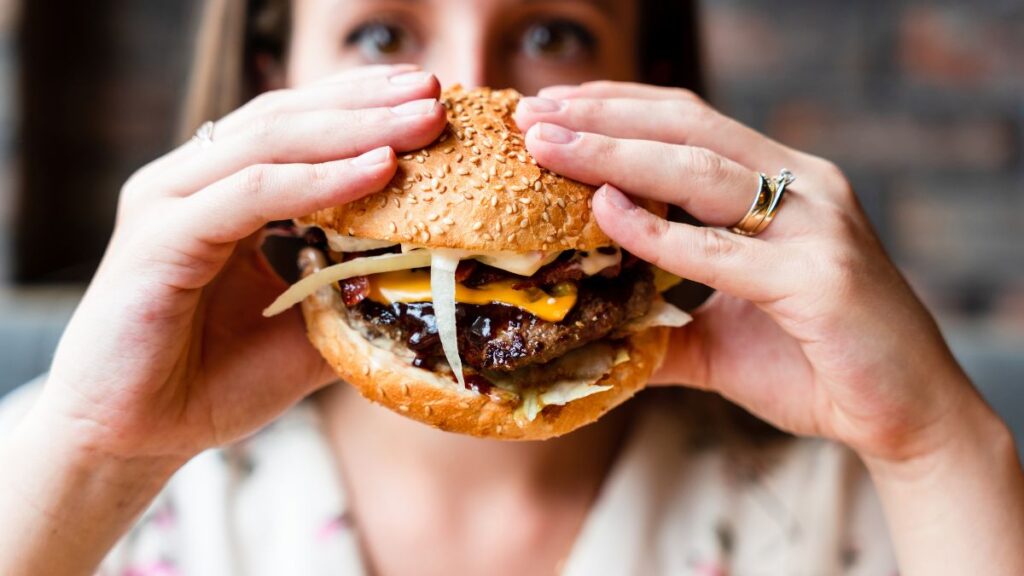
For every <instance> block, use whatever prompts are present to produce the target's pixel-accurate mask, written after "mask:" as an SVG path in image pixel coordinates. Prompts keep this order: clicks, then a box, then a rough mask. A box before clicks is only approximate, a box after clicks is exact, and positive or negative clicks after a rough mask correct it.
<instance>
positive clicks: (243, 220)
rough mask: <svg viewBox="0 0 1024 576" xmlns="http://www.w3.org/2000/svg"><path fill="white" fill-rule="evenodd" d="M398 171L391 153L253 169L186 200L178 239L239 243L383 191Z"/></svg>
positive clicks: (375, 152) (270, 165)
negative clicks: (278, 224)
mask: <svg viewBox="0 0 1024 576" xmlns="http://www.w3.org/2000/svg"><path fill="white" fill-rule="evenodd" d="M397 166H398V163H397V160H396V158H395V154H394V151H393V150H392V149H391V148H387V147H385V148H379V149H377V150H373V151H370V152H368V153H366V154H363V155H361V156H359V157H358V158H353V159H349V160H340V161H333V162H327V163H323V164H262V165H255V166H250V167H248V168H246V169H244V170H242V171H240V172H238V173H236V174H234V175H232V176H230V177H228V178H225V179H224V180H221V181H219V182H217V183H216V184H213V185H211V186H209V187H207V188H206V189H204V190H202V191H200V192H199V193H197V194H194V195H192V196H189V197H187V198H184V199H183V200H182V201H183V202H185V203H186V209H185V210H184V211H183V212H182V213H183V214H185V216H183V219H184V220H185V222H184V223H183V226H182V228H183V229H180V230H179V231H176V233H178V234H181V235H182V236H183V237H186V238H195V239H196V240H199V241H201V242H205V243H209V244H225V243H231V242H237V241H239V240H241V239H243V238H245V237H247V236H249V235H250V234H253V233H254V232H256V231H257V230H259V229H260V228H262V227H263V226H264V225H265V224H266V223H267V222H271V221H274V220H290V219H292V218H298V217H300V216H305V215H307V214H311V213H313V212H315V211H317V210H321V209H324V208H328V207H331V206H339V205H342V204H345V203H347V202H351V201H353V200H356V199H358V198H361V197H363V196H365V195H367V194H370V193H373V192H377V191H379V190H382V189H383V188H384V187H385V186H386V185H387V183H388V181H389V180H390V179H391V177H392V176H393V175H394V172H395V169H396V167H397Z"/></svg>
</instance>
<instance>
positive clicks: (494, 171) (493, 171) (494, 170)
mask: <svg viewBox="0 0 1024 576" xmlns="http://www.w3.org/2000/svg"><path fill="white" fill-rule="evenodd" d="M487 172H488V174H490V175H491V176H497V175H498V168H497V166H491V169H490V170H488V171H487Z"/></svg>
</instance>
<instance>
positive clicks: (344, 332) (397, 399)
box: [302, 287, 669, 440]
mask: <svg viewBox="0 0 1024 576" xmlns="http://www.w3.org/2000/svg"><path fill="white" fill-rule="evenodd" d="M302 312H303V315H304V316H305V318H306V329H307V331H308V334H309V339H310V341H311V342H312V343H313V345H314V346H316V348H317V349H318V350H319V351H320V353H321V354H322V355H323V357H324V358H326V359H327V361H328V363H330V365H331V367H333V368H334V371H335V372H336V373H337V374H338V376H340V377H341V378H342V379H343V380H346V381H347V382H349V383H350V384H352V385H353V386H355V387H356V388H357V389H358V390H359V392H360V393H362V395H363V396H365V397H366V398H367V399H369V400H371V401H373V402H376V403H378V404H381V405H382V406H386V407H387V408H390V409H391V410H393V411H395V412H397V413H399V414H401V415H403V416H407V417H409V418H412V419H414V420H419V421H420V422H423V423H425V424H429V425H431V426H434V427H437V428H440V429H442V430H447V431H449V432H457V433H460V434H469V435H471V436H478V437H482V438H496V439H502V440H544V439H547V438H553V437H555V436H561V435H562V434H567V433H569V432H572V431H573V430H575V429H577V428H579V427H581V426H585V425H587V424H590V423H591V422H594V421H596V420H597V419H598V418H600V417H601V416H603V415H604V414H605V413H606V412H608V411H609V410H611V409H612V408H614V407H616V406H618V405H619V404H621V403H623V402H625V401H626V400H628V399H629V398H630V397H631V396H633V394H635V393H636V392H637V391H638V390H640V389H641V388H643V387H644V385H645V384H646V382H647V380H648V379H649V378H650V376H651V374H652V373H653V372H654V370H655V369H657V368H658V366H659V365H660V364H661V361H662V359H663V358H664V356H665V350H666V348H667V347H668V338H669V329H668V328H649V329H647V330H644V331H642V332H639V333H636V334H634V335H631V336H630V337H628V338H627V339H626V340H625V341H624V346H625V348H626V350H627V351H628V352H629V359H628V360H627V361H625V362H621V363H619V364H617V365H615V366H614V367H613V368H612V371H611V372H610V373H608V374H607V375H605V376H604V377H603V378H601V379H600V380H599V381H597V382H595V384H596V385H601V386H612V388H611V389H610V390H607V391H604V392H599V393H596V394H592V395H590V396H587V397H585V398H581V399H579V400H573V401H572V402H569V403H568V404H566V405H564V406H548V407H546V408H545V409H544V410H542V411H541V412H540V413H539V414H537V417H536V418H534V419H533V421H527V420H526V419H525V418H524V417H523V416H522V415H521V414H519V415H517V414H516V409H517V407H516V406H509V405H505V404H499V403H497V402H493V401H491V400H490V399H489V398H487V397H486V396H483V395H481V394H478V393H476V392H473V391H470V390H464V389H461V388H460V387H459V386H458V385H457V384H455V383H454V382H453V381H452V380H451V379H450V378H449V377H448V376H445V375H442V374H437V373H436V372H433V371H430V370H424V369H422V368H416V367H415V366H413V365H412V364H411V363H410V361H411V357H402V356H401V355H400V353H399V352H396V351H392V350H388V349H386V348H383V347H381V346H377V345H374V344H373V343H371V342H370V341H369V340H368V339H367V338H366V337H365V336H363V335H362V334H361V333H360V332H358V331H357V330H355V329H354V328H352V327H351V326H350V325H349V324H348V322H346V320H345V310H344V304H343V303H342V302H341V298H340V296H339V295H338V292H337V290H334V289H333V288H331V287H325V288H322V289H320V290H319V291H318V292H317V293H316V294H313V295H312V296H310V297H308V298H306V300H305V301H304V302H303V303H302ZM410 354H411V353H410Z"/></svg>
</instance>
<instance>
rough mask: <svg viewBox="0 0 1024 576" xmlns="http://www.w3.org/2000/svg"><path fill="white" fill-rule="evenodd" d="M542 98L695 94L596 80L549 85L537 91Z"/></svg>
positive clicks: (665, 97) (680, 96)
mask: <svg viewBox="0 0 1024 576" xmlns="http://www.w3.org/2000/svg"><path fill="white" fill-rule="evenodd" d="M537 96H540V97H542V98H553V99H562V98H637V99H641V100H675V99H684V100H685V99H692V98H697V96H696V95H695V94H694V93H693V91H691V90H687V89H686V88H673V87H665V86H651V85H650V84H640V83H638V82H613V81H610V80H597V81H594V82H584V83H583V84H562V85H558V86H549V87H547V88H544V89H542V90H541V91H540V92H538V93H537Z"/></svg>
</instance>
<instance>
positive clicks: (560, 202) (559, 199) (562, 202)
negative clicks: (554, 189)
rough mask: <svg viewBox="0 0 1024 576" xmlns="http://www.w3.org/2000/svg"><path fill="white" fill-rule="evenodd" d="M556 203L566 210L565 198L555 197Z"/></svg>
mask: <svg viewBox="0 0 1024 576" xmlns="http://www.w3.org/2000/svg"><path fill="white" fill-rule="evenodd" d="M555 204H558V207H559V208H561V209H563V210H565V200H563V199H562V198H555Z"/></svg>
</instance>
